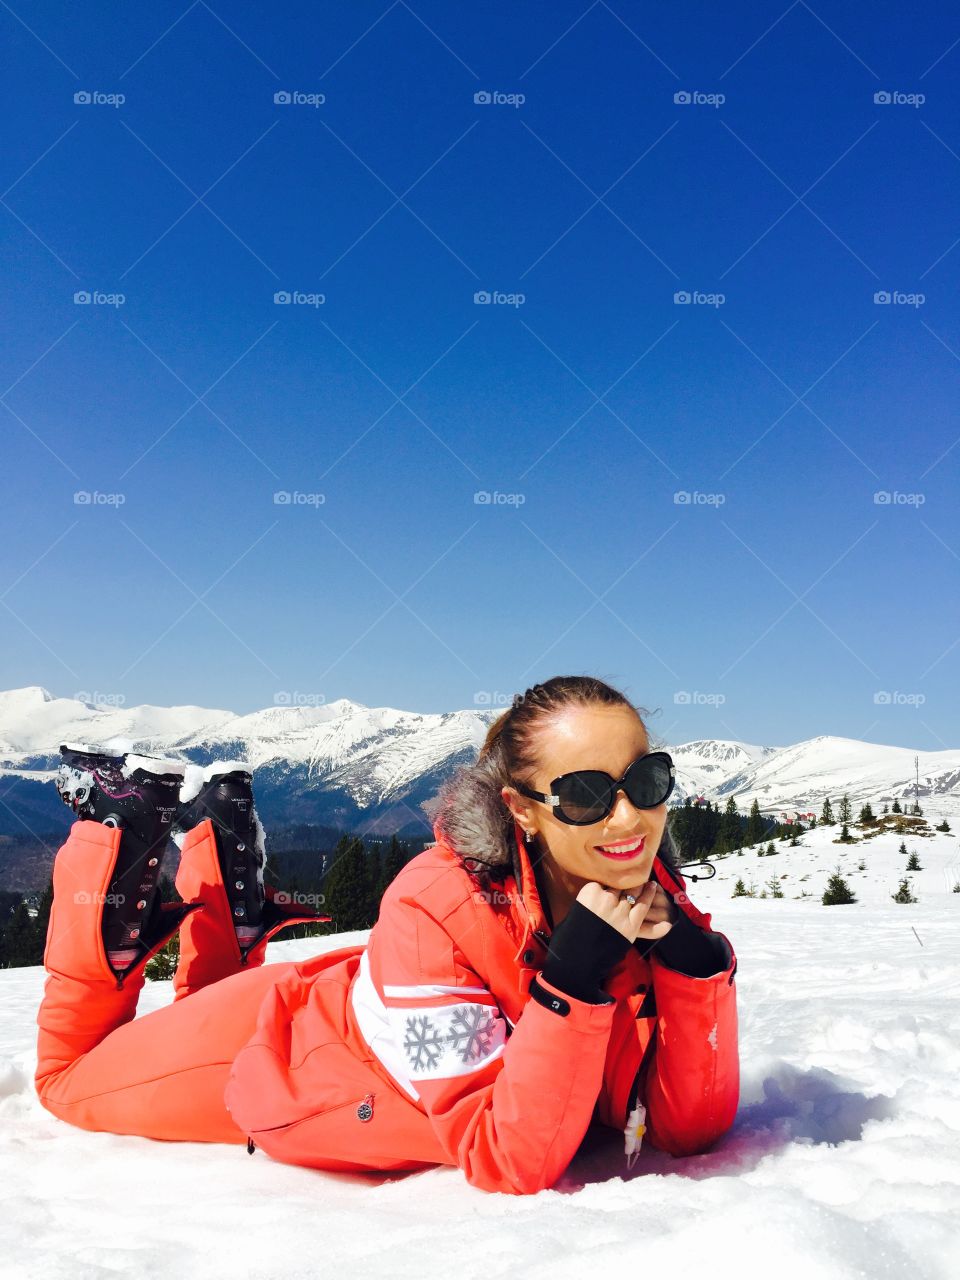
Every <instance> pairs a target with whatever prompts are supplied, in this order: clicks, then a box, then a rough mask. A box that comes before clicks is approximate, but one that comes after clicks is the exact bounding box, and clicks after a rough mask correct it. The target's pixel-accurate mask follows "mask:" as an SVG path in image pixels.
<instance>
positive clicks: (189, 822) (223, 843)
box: [175, 761, 330, 964]
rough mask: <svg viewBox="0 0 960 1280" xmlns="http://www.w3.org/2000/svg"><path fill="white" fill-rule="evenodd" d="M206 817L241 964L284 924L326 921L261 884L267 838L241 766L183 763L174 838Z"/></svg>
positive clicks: (247, 775)
mask: <svg viewBox="0 0 960 1280" xmlns="http://www.w3.org/2000/svg"><path fill="white" fill-rule="evenodd" d="M208 818H209V819H210V822H211V823H212V825H213V831H214V836H215V838H216V845H217V859H218V861H219V864H220V878H221V881H222V883H223V888H224V892H225V893H226V896H227V901H228V903H229V910H230V916H231V920H232V923H233V928H234V932H235V934H236V937H237V945H238V947H239V949H240V957H241V961H242V962H243V963H244V964H246V963H247V959H248V957H249V956H250V955H251V953H253V952H254V949H255V948H257V947H260V944H261V943H263V942H264V940H265V939H269V938H270V937H272V936H273V934H274V933H276V932H277V931H278V930H279V929H280V928H282V927H284V926H285V925H288V924H301V923H308V922H311V921H315V922H318V923H322V922H327V921H329V919H330V917H329V916H325V915H322V914H321V913H320V912H319V911H316V910H314V909H312V908H310V907H307V906H301V905H299V904H297V903H294V902H292V901H289V895H286V894H283V893H278V892H277V891H276V890H274V889H273V887H272V886H271V885H264V879H263V871H264V866H265V865H266V838H265V833H264V829H263V824H262V823H261V821H260V818H259V816H258V815H257V810H256V806H255V804H254V799H253V777H252V774H251V773H250V770H249V769H248V768H247V767H246V766H245V765H243V764H241V763H238V762H236V761H227V762H217V763H214V764H211V765H207V766H206V768H201V767H200V766H199V765H195V766H188V769H187V775H186V778H185V780H184V784H183V788H182V790H181V809H180V812H179V814H178V816H177V819H176V828H177V830H176V833H175V838H176V839H177V840H178V842H180V836H181V833H186V832H187V831H191V830H193V829H194V828H195V827H197V826H198V825H199V824H200V823H201V822H203V821H204V820H205V819H208ZM260 949H261V950H262V947H260Z"/></svg>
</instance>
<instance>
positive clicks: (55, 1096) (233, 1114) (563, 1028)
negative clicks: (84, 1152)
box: [36, 822, 739, 1194]
mask: <svg viewBox="0 0 960 1280" xmlns="http://www.w3.org/2000/svg"><path fill="white" fill-rule="evenodd" d="M435 833H436V835H437V839H438V843H437V844H435V845H433V846H431V847H429V848H428V849H426V850H425V851H424V852H423V853H421V854H419V855H418V856H417V857H415V858H413V859H412V860H411V861H410V862H409V863H407V865H406V866H405V867H404V868H403V869H402V871H401V872H400V873H399V875H398V876H397V877H396V879H395V880H394V881H393V883H392V884H391V885H390V887H389V888H388V889H387V892H386V894H385V895H384V898H383V901H382V904H381V908H380V915H379V919H378V921H377V923H376V925H375V926H374V928H373V930H372V931H371V934H370V937H369V941H368V942H367V944H366V945H365V946H364V945H355V946H348V947H342V948H339V949H338V950H335V951H332V952H328V953H326V954H323V955H317V956H315V957H313V958H312V959H309V960H306V961H302V962H298V963H289V962H288V963H283V964H271V965H266V966H264V965H263V964H262V959H263V951H262V949H261V951H260V953H259V956H258V957H257V958H256V959H255V960H254V961H253V962H251V964H250V965H248V966H247V967H246V968H244V967H243V966H241V964H240V960H239V951H238V949H237V947H236V943H235V941H234V940H233V927H232V924H231V922H230V917H229V913H228V912H226V913H221V914H220V915H219V917H218V916H217V914H216V913H214V915H213V917H209V916H208V913H207V912H206V911H204V910H198V911H195V912H193V913H192V914H191V915H189V916H188V917H187V919H186V920H185V921H184V923H183V925H182V926H181V960H180V966H179V968H178V970H177V973H176V976H175V979H174V992H175V997H174V1002H173V1004H171V1005H169V1006H167V1007H166V1008H163V1009H159V1010H156V1011H155V1012H152V1013H149V1014H146V1015H144V1016H143V1017H141V1018H138V1019H136V1021H134V1020H133V1019H134V1015H135V1012H136V1001H137V995H138V993H139V990H140V988H141V987H142V985H143V977H142V971H141V972H140V976H139V977H138V978H137V979H136V980H135V979H134V978H129V979H127V981H126V983H125V985H124V987H123V988H122V989H120V990H118V989H117V984H116V981H115V980H114V978H113V976H112V974H110V972H109V970H108V969H107V967H106V961H105V957H104V954H103V944H102V942H101V940H100V935H99V913H98V911H96V910H91V909H90V908H89V907H87V910H86V913H84V911H83V910H82V908H83V907H84V906H86V905H87V904H86V903H81V904H80V906H79V907H78V906H77V904H76V903H75V902H74V901H72V900H71V894H72V895H73V897H74V898H82V897H85V896H86V897H90V896H91V895H92V894H95V893H98V892H99V893H102V892H103V891H104V888H105V886H106V885H107V884H108V883H109V870H110V866H111V865H112V862H111V858H110V856H109V855H110V853H111V850H113V851H115V849H116V841H117V838H118V835H119V833H118V832H116V831H115V830H112V829H110V828H106V827H103V826H101V825H100V824H98V823H94V822H78V823H75V824H74V826H73V827H72V829H71V832H70V835H69V838H68V840H67V843H66V844H65V845H64V847H63V849H62V850H61V852H60V854H58V859H57V863H56V864H55V867H54V908H53V912H52V914H51V921H50V930H49V933H48V939H47V950H46V954H45V957H44V961H45V964H46V965H47V968H48V970H49V971H50V974H51V976H50V978H48V980H47V985H46V989H45V995H44V1000H43V1003H42V1005H41V1008H40V1012H39V1014H38V1024H39V1026H40V1035H39V1043H38V1066H37V1076H36V1082H37V1090H38V1093H39V1095H40V1098H41V1101H42V1102H43V1105H44V1106H45V1107H46V1108H47V1109H48V1110H50V1111H52V1112H53V1113H54V1114H55V1115H57V1116H59V1117H61V1118H62V1119H64V1120H67V1121H69V1122H70V1123H72V1124H75V1125H79V1126H80V1127H82V1128H86V1129H95V1130H106V1131H109V1132H113V1133H129V1134H142V1135H144V1136H146V1137H151V1138H160V1139H179V1140H186V1141H195V1142H235V1143H243V1142H245V1141H247V1142H248V1143H249V1145H250V1147H251V1149H253V1148H254V1147H260V1148H262V1149H263V1150H264V1151H265V1152H266V1153H267V1154H268V1155H270V1156H271V1157H273V1158H275V1159H277V1160H281V1161H285V1162H287V1163H291V1164H301V1165H308V1166H312V1167H314V1168H317V1169H334V1170H353V1171H360V1170H374V1169H376V1170H396V1171H399V1170H414V1169H422V1168H425V1167H428V1166H430V1165H435V1164H447V1165H455V1166H458V1167H459V1168H461V1169H462V1170H463V1171H464V1174H465V1176H466V1178H467V1181H468V1182H470V1183H471V1184H472V1185H474V1186H476V1187H480V1188H483V1189H484V1190H487V1191H504V1192H511V1193H514V1194H523V1193H531V1192H536V1191H538V1190H540V1189H542V1188H545V1187H550V1186H552V1185H553V1184H554V1183H555V1182H556V1180H557V1179H558V1178H559V1177H560V1175H561V1174H562V1173H563V1172H564V1170H565V1169H566V1167H567V1165H568V1164H569V1162H570V1160H571V1159H572V1157H573V1156H574V1154H575V1153H576V1151H577V1148H578V1147H579V1145H580V1143H581V1141H582V1140H583V1138H584V1135H585V1133H586V1131H587V1128H588V1127H589V1125H590V1123H591V1121H592V1120H598V1121H599V1122H601V1123H602V1124H605V1125H609V1126H612V1127H615V1128H618V1129H623V1128H624V1126H625V1124H626V1123H627V1117H628V1112H629V1110H630V1107H631V1104H632V1103H633V1102H635V1101H639V1102H642V1103H643V1104H644V1105H645V1107H646V1138H647V1140H648V1141H649V1142H650V1143H651V1144H652V1145H653V1146H654V1147H657V1148H659V1149H661V1150H664V1151H668V1152H671V1153H673V1154H676V1155H687V1154H693V1153H696V1152H699V1151H702V1150H704V1149H705V1148H707V1147H708V1146H709V1145H710V1144H711V1143H713V1142H714V1141H715V1140H716V1139H717V1138H719V1137H720V1136H721V1135H722V1134H723V1133H725V1132H726V1131H727V1130H728V1129H729V1128H730V1126H731V1124H732V1123H733V1119H734V1116H735V1114H736V1110H737V1105H738V1101H739V1054H738V1044H737V1008H736V989H735V986H734V975H735V972H736V964H737V962H736V957H735V955H734V953H733V948H732V946H731V945H730V943H729V939H726V938H725V937H724V935H718V936H720V937H723V938H724V942H725V943H726V948H727V950H728V951H729V963H728V964H727V967H726V968H725V969H724V970H723V971H722V972H719V973H716V974H714V975H713V976H711V977H707V978H694V977H690V976H687V975H686V974H683V973H680V972H678V971H676V970H674V969H672V968H670V967H669V966H668V965H667V964H665V963H664V962H663V961H662V960H661V959H660V957H659V956H657V955H656V954H655V953H654V952H651V953H650V954H649V955H648V956H644V955H642V954H641V952H640V951H639V950H638V949H637V947H631V948H630V950H629V951H628V952H627V954H626V956H625V957H624V959H623V960H622V961H621V962H620V963H619V964H618V965H617V966H616V968H615V969H614V970H613V971H612V972H611V973H610V975H609V976H608V978H607V980H606V982H605V983H604V990H605V991H606V992H607V993H608V994H609V995H611V996H613V997H615V1000H614V1001H613V1002H611V1003H609V1004H589V1003H587V1002H585V1001H581V1000H578V999H575V998H574V997H572V996H568V995H565V994H564V993H563V992H561V991H559V990H557V989H556V988H554V987H551V986H550V984H549V983H547V982H546V981H545V980H544V979H543V978H542V977H539V985H540V987H541V991H540V993H538V994H537V995H536V996H535V995H534V994H532V993H531V992H530V991H529V987H530V983H531V980H532V979H533V977H534V976H538V975H539V973H540V969H541V968H542V965H543V964H544V962H545V958H546V943H547V941H548V939H549V927H548V924H547V921H546V918H545V916H544V912H543V909H542V907H541V903H540V899H539V895H538V893H537V886H536V879H535V876H534V872H533V868H532V866H531V864H530V861H529V857H528V855H527V853H526V850H525V846H524V842H523V840H522V839H521V833H520V828H519V826H518V825H516V824H515V830H514V837H515V840H516V845H517V853H518V858H519V866H520V868H521V871H522V875H521V880H522V883H521V884H520V885H519V886H518V885H517V884H516V881H515V879H514V877H513V876H512V875H508V876H506V878H505V879H504V881H503V882H502V886H501V887H499V888H496V889H494V890H492V891H491V890H488V891H484V890H482V889H481V888H479V885H478V881H477V880H476V878H475V877H474V876H473V875H471V874H470V872H468V871H467V870H466V868H465V867H464V866H463V864H462V862H461V860H460V858H459V856H458V855H457V853H456V852H455V851H454V850H453V849H452V848H451V847H450V846H449V845H447V844H445V843H444V840H443V837H442V833H441V831H440V829H439V827H435ZM65 851H70V854H71V855H72V859H71V856H67V857H64V852H65ZM105 855H107V856H105ZM98 859H99V860H98ZM61 860H62V861H61ZM97 868H99V870H98V872H97V875H98V876H99V880H98V879H97V875H94V876H93V877H92V878H91V874H92V872H93V871H94V870H96V869H97ZM654 869H655V871H656V874H657V878H658V880H659V881H660V883H661V885H663V886H664V888H665V889H666V890H667V891H668V892H670V893H672V894H673V895H674V896H675V901H676V902H677V905H678V906H679V908H680V909H681V910H682V911H684V912H686V913H687V915H688V916H689V917H690V918H691V919H692V920H693V922H694V923H695V924H697V925H699V926H700V927H701V928H704V929H707V930H709V928H710V916H709V915H704V914H702V913H700V912H699V911H698V910H697V909H696V907H694V906H693V904H692V903H691V902H690V901H689V899H688V898H687V897H686V894H685V882H684V880H683V878H682V877H681V876H679V874H678V875H677V876H673V875H671V873H670V872H669V871H668V869H667V868H666V866H665V865H664V864H663V862H662V861H661V860H660V858H659V857H658V858H656V859H655V861H654ZM58 877H59V883H58ZM78 877H79V879H78ZM215 877H216V872H215V848H214V843H213V837H212V829H211V827H210V824H209V822H205V823H203V824H201V826H200V827H198V828H197V829H196V831H194V832H191V833H190V835H189V836H188V837H187V842H186V843H185V845H184V849H183V851H182V856H181V868H180V872H179V873H178V876H177V888H178V890H179V892H180V894H181V896H182V897H184V899H185V900H188V895H190V896H195V897H196V898H198V899H200V900H202V901H207V900H208V898H211V897H212V896H213V894H212V889H213V887H214V885H213V881H214V880H215ZM81 881H82V883H81ZM78 884H79V885H80V888H81V892H80V893H77V892H76V888H77V885H78ZM101 900H102V899H101ZM205 917H207V918H205Z"/></svg>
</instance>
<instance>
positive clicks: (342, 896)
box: [323, 835, 377, 933]
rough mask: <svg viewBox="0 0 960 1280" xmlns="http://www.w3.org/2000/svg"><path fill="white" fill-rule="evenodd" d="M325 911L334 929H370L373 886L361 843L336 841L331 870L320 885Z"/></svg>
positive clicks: (345, 839) (373, 915) (346, 839)
mask: <svg viewBox="0 0 960 1280" xmlns="http://www.w3.org/2000/svg"><path fill="white" fill-rule="evenodd" d="M323 892H324V898H325V901H324V911H325V913H326V914H327V915H330V916H333V926H332V927H333V929H334V931H335V932H336V933H345V932H347V931H348V930H350V929H369V928H370V927H371V926H372V925H373V923H374V921H375V920H376V917H377V903H376V902H375V901H374V897H375V884H374V880H373V877H372V876H371V874H370V864H369V860H368V857H367V852H366V849H365V848H364V844H363V841H362V840H361V839H360V837H359V836H351V835H344V836H341V837H340V839H339V840H338V841H337V843H336V846H335V848H334V851H333V857H332V859H331V866H330V870H329V871H328V872H327V874H326V876H325V877H324V881H323Z"/></svg>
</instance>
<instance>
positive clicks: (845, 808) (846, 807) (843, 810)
mask: <svg viewBox="0 0 960 1280" xmlns="http://www.w3.org/2000/svg"><path fill="white" fill-rule="evenodd" d="M838 817H839V819H840V821H841V822H850V821H851V820H852V814H851V811H850V797H849V796H848V795H846V794H844V797H843V799H842V800H841V801H840V812H839V814H838Z"/></svg>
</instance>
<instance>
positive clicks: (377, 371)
mask: <svg viewBox="0 0 960 1280" xmlns="http://www.w3.org/2000/svg"><path fill="white" fill-rule="evenodd" d="M0 32H2V38H3V40H4V42H5V45H6V65H7V67H8V68H9V71H8V74H7V75H6V76H5V77H4V80H3V82H2V85H0V93H2V95H3V117H4V120H5V122H6V123H7V125H8V127H9V128H8V142H7V145H6V146H5V148H4V154H3V180H2V184H0V185H2V188H3V189H4V191H5V195H4V197H3V201H4V203H3V205H2V206H0V227H2V254H3V259H2V272H3V280H4V289H3V302H2V306H3V312H4V324H5V331H6V338H5V342H4V345H3V349H2V353H0V380H2V389H3V398H2V405H3V408H4V412H3V414H2V416H0V422H2V431H3V454H2V457H3V463H4V465H3V467H2V469H0V530H2V537H0V602H2V605H3V607H2V608H0V662H2V666H0V687H3V688H10V687H14V686H19V685H25V684H42V685H45V686H46V687H47V688H49V689H50V690H51V691H53V692H55V693H57V694H60V695H70V696H72V695H75V694H77V693H78V692H81V691H83V692H87V693H89V694H91V695H92V694H98V695H101V696H104V697H108V698H114V699H116V700H120V699H125V700H126V702H127V703H128V704H133V703H137V702H154V703H187V702H189V703H199V704H203V705H208V706H214V707H229V708H232V709H234V710H237V711H248V710H253V709H255V708H257V707H261V706H266V705H270V704H271V703H273V702H274V701H276V700H280V701H282V700H283V699H284V698H287V699H288V700H290V701H296V700H298V699H301V700H314V701H318V700H320V699H326V700H327V701H332V700H333V699H335V698H339V697H347V698H351V699H354V700H356V701H359V702H363V703H367V704H369V705H389V706H395V707H402V708H407V709H411V710H419V711H443V710H451V709H454V708H461V707H469V706H473V705H497V704H498V702H502V701H505V700H508V699H509V697H510V695H511V694H512V693H514V692H516V691H522V690H523V689H524V688H525V687H526V686H528V685H529V684H532V683H534V682H535V681H537V680H542V679H545V678H547V677H548V676H550V675H553V674H558V673H567V672H591V673H594V674H597V675H600V676H602V677H604V678H607V679H609V680H611V681H613V682H614V683H617V684H618V685H620V686H621V687H622V688H624V690H625V691H626V692H627V693H628V694H629V695H630V696H631V697H632V698H634V699H635V701H636V702H638V703H639V704H640V705H642V706H644V707H646V708H648V709H650V710H658V709H659V713H658V714H657V715H655V716H653V717H652V719H651V721H650V724H651V727H652V728H653V730H654V731H655V732H656V733H657V734H658V735H662V736H663V737H665V738H666V739H667V740H668V741H673V742H680V741H685V740H689V739H691V738H696V737H724V738H738V739H741V740H744V741H748V742H756V743H769V744H773V745H783V744H786V743H788V742H792V741H796V740H798V739H802V738H807V737H811V736H813V735H816V734H820V733H826V734H839V735H845V736H850V737H855V738H864V739H868V740H871V741H876V742H884V743H893V744H900V745H907V746H914V747H920V748H924V749H932V750H935V749H939V748H944V747H956V746H958V745H960V733H958V710H960V708H958V689H960V682H958V679H957V673H958V661H960V596H958V590H957V587H958V568H960V521H958V515H957V488H958V483H957V482H958V463H960V445H958V435H960V423H958V414H957V405H958V388H960V315H958V308H957V297H958V283H960V242H958V234H960V232H958V222H957V208H958V192H960V132H958V129H957V121H958V118H960V113H958V111H957V105H958V96H960V95H958V81H960V76H958V71H960V43H958V41H960V16H958V12H957V10H956V8H955V7H954V6H948V5H938V4H932V5H925V6H922V7H920V8H919V9H916V8H909V9H908V7H907V6H905V5H900V4H890V3H880V4H869V5H868V4H866V3H855V4H852V5H851V4H844V5H838V4H828V5H817V6H812V5H809V4H806V3H804V0H798V2H797V3H794V4H790V5H784V4H781V3H777V4H766V3H763V4H746V3H735V4H725V5H715V4H708V3H698V4H683V3H681V4H672V5H658V6H647V5H638V4H633V3H624V2H623V0H620V2H619V3H617V2H616V0H610V3H609V4H608V3H605V0H597V2H596V3H593V4H590V3H588V0H578V2H577V3H570V2H569V0H556V2H554V3H550V4H545V3H529V4H524V5H517V4H508V3H489V4H483V5H454V4H449V3H447V4H444V3H439V2H438V0H416V3H415V4H412V3H411V4H408V3H406V2H405V0H397V2H396V3H393V4H388V3H387V0H377V2H376V3H368V2H367V0H352V2H351V3H349V4H330V3H294V4H280V5H272V6H268V7H265V6H263V5H259V4H254V3H234V4H225V5H218V4H207V3H205V2H204V0H197V2H196V3H194V4H192V5H189V4H188V3H186V0H178V3H176V4H171V3H166V2H164V0H161V2H159V3H156V4H151V5H143V6H131V5H128V4H120V3H113V4H110V3H107V4H97V5H93V4H89V3H87V4H83V3H81V4H74V5H66V4H64V3H37V2H35V0H15V3H14V4H13V5H12V6H10V7H7V6H4V8H3V9H2V10H0ZM878 93H879V94H886V95H888V96H889V97H890V98H891V99H892V100H890V101H875V95H876V94H878ZM77 94H81V95H87V96H88V97H90V98H91V99H92V100H90V101H82V100H81V101H75V100H74V97H75V95H77ZM277 94H280V95H284V94H286V95H289V96H290V97H291V99H293V100H291V101H282V100H281V101H275V95H277ZM678 94H681V95H683V94H686V95H689V96H690V97H691V98H692V99H693V100H691V101H682V100H681V101H675V95H678ZM116 95H122V96H123V101H119V100H118V98H117V97H116ZM316 95H323V98H324V100H323V101H322V102H318V100H317V98H316ZM476 95H481V100H479V101H477V100H475V98H476ZM718 95H719V96H718ZM917 95H922V99H920V98H918V97H917ZM484 96H486V97H487V98H488V99H490V100H486V101H485V100H483V97H484ZM83 293H87V294H95V295H99V296H98V298H97V300H94V301H91V302H88V303H83V302H75V300H74V298H75V295H76V294H83ZM278 293H287V294H294V293H296V294H299V295H302V297H301V300H299V301H294V302H290V303H286V304H284V303H277V302H275V300H274V299H275V295H276V294H278ZM678 293H680V294H682V293H686V294H690V295H693V294H695V295H698V297H697V299H696V300H694V301H691V302H686V303H684V302H678V301H675V295H676V294H678ZM878 293H886V294H890V295H895V300H893V301H891V302H888V303H882V302H881V303H878V302H876V301H875V295H876V294H878ZM477 294H486V295H492V294H496V295H499V298H498V300H495V301H491V302H486V303H484V302H477V301H475V295H477ZM116 295H123V301H122V302H120V301H119V299H118V298H117V297H116ZM310 295H313V296H312V297H310ZM317 295H322V297H323V300H322V302H321V301H320V300H319V298H318V297H317ZM517 295H522V300H521V298H520V297H518V296H517ZM718 295H721V296H722V300H721V297H718ZM917 295H922V300H921V299H920V298H919V297H918V296H917ZM878 493H886V494H891V495H894V498H893V500H892V501H887V502H884V501H877V500H876V498H875V495H877V494H878ZM77 494H80V495H84V494H86V495H89V496H90V500H89V501H83V500H82V498H81V500H79V501H78V500H77V498H76V495H77ZM277 494H287V495H290V501H287V502H283V501H277V500H276V497H275V495H277ZM477 494H487V495H495V496H494V498H493V499H492V500H491V501H487V502H483V501H477V500H476V495H477ZM682 494H688V495H693V496H692V499H691V500H690V501H686V502H685V501H682V500H678V497H677V495H682ZM318 495H319V496H318ZM878 698H879V699H880V700H879V701H878ZM884 698H886V701H884V700H883V699H884Z"/></svg>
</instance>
